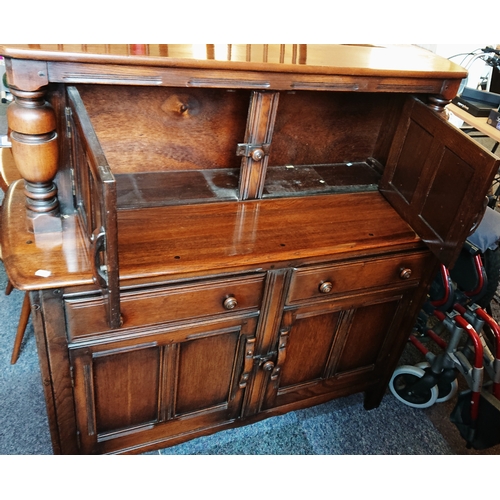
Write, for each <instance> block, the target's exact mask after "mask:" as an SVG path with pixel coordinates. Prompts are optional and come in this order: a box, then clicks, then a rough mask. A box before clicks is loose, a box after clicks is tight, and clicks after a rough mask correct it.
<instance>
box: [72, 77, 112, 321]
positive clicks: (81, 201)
mask: <svg viewBox="0 0 500 500" xmlns="http://www.w3.org/2000/svg"><path fill="white" fill-rule="evenodd" d="M67 90H68V104H69V106H68V108H67V109H66V118H67V121H68V130H70V132H69V134H70V137H71V140H72V150H73V176H74V196H75V202H76V207H77V210H78V214H79V216H80V218H81V221H82V228H83V229H84V231H85V233H86V236H87V238H88V239H89V243H90V251H91V259H92V269H93V278H94V282H95V284H96V285H97V286H98V287H99V288H100V290H101V293H102V297H103V300H104V305H105V309H106V316H107V321H108V324H109V326H110V328H118V327H119V326H120V325H121V315H120V286H119V267H118V227H117V215H116V182H115V178H114V176H113V174H112V172H111V169H110V167H109V165H108V162H107V160H106V157H105V156H104V153H103V151H102V149H101V146H100V144H99V141H98V139H97V136H96V134H95V131H94V129H93V127H92V124H91V122H90V120H89V117H88V115H87V113H86V110H85V107H84V105H83V102H82V100H81V98H80V95H79V94H78V91H77V90H76V89H75V88H74V87H68V89H67Z"/></svg>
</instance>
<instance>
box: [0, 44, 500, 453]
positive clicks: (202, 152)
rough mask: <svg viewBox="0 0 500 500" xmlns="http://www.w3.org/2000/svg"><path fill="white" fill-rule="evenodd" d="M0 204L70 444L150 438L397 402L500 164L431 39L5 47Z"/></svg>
mask: <svg viewBox="0 0 500 500" xmlns="http://www.w3.org/2000/svg"><path fill="white" fill-rule="evenodd" d="M0 54H1V55H3V56H4V58H5V62H6V68H7V75H8V82H9V85H10V88H11V91H12V94H13V95H14V97H15V100H14V102H13V103H12V104H11V105H10V107H9V109H8V122H9V127H10V140H11V143H12V150H13V154H14V157H15V161H16V164H17V167H18V169H19V172H20V174H21V176H22V178H23V179H22V180H20V181H18V182H16V183H14V184H12V185H11V186H10V189H9V191H8V193H7V195H6V198H5V201H4V208H3V231H4V234H3V235H2V250H3V255H4V263H5V267H6V270H7V273H8V275H9V278H10V279H11V281H12V282H13V283H14V285H15V286H16V287H17V288H19V289H21V290H27V291H29V292H30V300H31V304H32V311H33V321H34V327H35V333H36V339H37V348H38V355H39V359H40V366H41V372H42V380H43V386H44V390H45V397H46V403H47V412H48V417H49V422H50V430H51V436H52V442H53V449H54V452H55V453H65V454H74V453H85V454H90V453H138V452H144V451H149V450H153V449H159V448H163V447H167V446H171V445H174V444H177V443H180V442H182V441H185V440H188V439H192V438H195V437H197V436H201V435H204V434H208V433H213V432H216V431H218V430H221V429H225V428H229V427H232V426H239V425H244V424H246V423H250V422H255V421H257V420H259V419H263V418H266V417H271V416H275V415H279V414H282V413H285V412H288V411H291V410H296V409H300V408H305V407H308V406H311V405H316V404H319V403H322V402H325V401H328V400H330V399H333V398H338V397H342V396H346V395H348V394H352V393H356V392H364V397H365V399H364V402H365V407H366V409H371V408H375V407H377V405H379V404H380V402H381V400H382V398H383V396H384V394H385V391H386V387H387V384H388V381H389V379H390V377H391V374H392V372H393V370H394V368H395V366H396V364H397V361H398V359H399V357H400V355H401V352H402V350H403V348H404V345H405V343H406V340H407V338H408V334H409V332H410V331H411V328H412V326H413V324H414V321H415V318H416V315H417V314H418V311H419V309H420V307H421V305H422V303H423V301H424V300H425V297H426V293H427V290H428V287H429V285H430V283H431V282H432V279H433V276H434V274H435V272H436V270H437V266H438V264H439V262H442V263H444V264H446V265H448V266H452V265H453V263H454V261H455V259H456V257H457V255H458V253H459V251H460V247H461V245H462V243H463V242H464V240H465V238H466V237H467V235H468V234H469V233H470V231H471V229H472V228H473V227H474V225H475V224H477V223H478V221H479V220H480V218H481V216H482V213H483V210H484V198H485V194H486V193H487V191H488V188H489V186H490V183H491V181H492V179H493V176H494V174H495V172H496V171H497V169H498V160H497V159H496V157H494V156H492V155H491V154H490V153H489V152H488V151H487V150H485V149H484V148H482V147H481V146H480V145H478V144H476V143H474V142H472V141H471V140H470V139H469V138H468V137H467V136H466V135H465V134H463V133H462V132H461V131H460V130H458V129H455V128H454V127H453V126H452V125H450V124H449V123H448V122H447V120H446V117H444V116H443V115H444V113H443V109H444V106H445V105H446V104H447V103H449V102H450V100H451V99H452V98H453V97H454V96H455V95H456V93H457V91H458V88H459V86H460V83H461V80H462V79H463V78H464V77H465V75H466V72H465V70H464V69H463V68H461V67H460V66H457V65H455V64H453V63H452V62H450V61H447V60H445V59H442V58H440V57H437V56H435V55H433V54H432V53H430V52H428V51H425V50H423V49H420V48H417V47H412V46H407V47H401V46H393V47H392V46H387V47H379V46H350V45H336V46H334V45H331V46H327V45H224V46H218V45H206V46H196V45H102V46H97V45H95V46H94V45H83V46H76V45H71V46H67V45H64V46H63V45H17V46H1V47H0Z"/></svg>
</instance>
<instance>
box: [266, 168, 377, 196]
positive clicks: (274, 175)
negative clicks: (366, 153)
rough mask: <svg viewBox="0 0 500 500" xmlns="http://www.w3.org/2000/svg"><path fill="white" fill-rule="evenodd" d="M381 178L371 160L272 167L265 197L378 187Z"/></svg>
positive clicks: (352, 190) (364, 189) (367, 189)
mask: <svg viewBox="0 0 500 500" xmlns="http://www.w3.org/2000/svg"><path fill="white" fill-rule="evenodd" d="M379 179H380V173H379V172H378V171H377V170H376V169H375V168H374V167H373V166H372V165H370V164H369V163H368V162H353V163H338V164H330V165H328V164H326V165H297V166H296V165H283V166H276V167H268V169H267V175H266V181H265V184H264V191H263V197H264V198H278V197H282V196H302V195H307V194H319V193H324V194H327V193H345V192H357V191H376V190H377V189H378V182H379Z"/></svg>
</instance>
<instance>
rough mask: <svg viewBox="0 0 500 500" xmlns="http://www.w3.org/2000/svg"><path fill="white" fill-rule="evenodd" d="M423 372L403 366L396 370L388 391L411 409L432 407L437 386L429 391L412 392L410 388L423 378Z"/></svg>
mask: <svg viewBox="0 0 500 500" xmlns="http://www.w3.org/2000/svg"><path fill="white" fill-rule="evenodd" d="M424 373H425V372H424V370H422V368H418V367H416V366H410V365H404V366H400V367H399V368H396V370H395V371H394V373H393V375H392V378H391V381H390V382H389V389H390V391H391V392H392V394H393V395H394V397H395V398H396V399H398V400H399V401H401V402H402V403H404V404H405V405H408V406H411V407H412V408H428V407H429V406H432V405H433V404H434V403H435V402H436V400H437V398H438V395H439V393H438V388H437V385H435V386H434V387H431V388H429V389H425V390H422V391H419V392H418V393H417V392H414V391H412V390H411V387H412V386H413V385H414V384H415V382H417V381H418V380H419V379H420V378H422V377H423V376H424Z"/></svg>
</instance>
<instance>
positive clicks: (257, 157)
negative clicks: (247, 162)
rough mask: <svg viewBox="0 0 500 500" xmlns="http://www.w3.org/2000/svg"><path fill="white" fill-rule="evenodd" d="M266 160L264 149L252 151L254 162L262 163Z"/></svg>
mask: <svg viewBox="0 0 500 500" xmlns="http://www.w3.org/2000/svg"><path fill="white" fill-rule="evenodd" d="M262 158H264V151H262V149H255V150H254V151H252V160H253V161H260V160H262Z"/></svg>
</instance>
